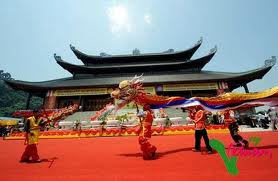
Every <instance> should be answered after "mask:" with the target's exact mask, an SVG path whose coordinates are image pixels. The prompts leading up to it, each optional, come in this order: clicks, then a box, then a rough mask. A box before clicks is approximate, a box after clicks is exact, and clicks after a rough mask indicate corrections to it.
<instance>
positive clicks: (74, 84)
mask: <svg viewBox="0 0 278 181" xmlns="http://www.w3.org/2000/svg"><path fill="white" fill-rule="evenodd" d="M275 62H276V57H272V59H269V60H266V61H265V65H264V66H262V67H260V68H257V69H253V70H250V71H246V72H240V73H229V72H214V71H200V72H195V73H181V72H161V73H160V74H150V75H144V84H145V85H148V84H154V83H155V84H167V83H192V82H194V83H198V82H216V81H221V82H227V83H228V86H229V88H230V90H233V89H235V88H238V87H240V86H242V85H244V84H246V83H249V82H251V81H253V80H255V79H261V78H263V76H264V75H265V74H266V73H267V72H268V71H269V70H270V69H271V68H272V67H273V66H274V64H275ZM133 76H134V74H130V76H127V75H126V76H122V75H121V74H115V75H114V76H113V75H109V76H107V75H103V76H102V75H98V76H91V77H84V78H78V79H77V78H73V77H68V78H63V79H56V80H50V81H43V82H26V81H19V80H5V82H6V83H7V84H8V85H10V86H11V87H12V88H14V89H19V90H24V91H26V92H32V93H35V92H46V91H47V90H49V89H62V88H85V87H92V86H94V87H115V86H117V85H118V84H119V82H120V81H122V80H129V79H131V78H132V77H133Z"/></svg>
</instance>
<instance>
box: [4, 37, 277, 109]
mask: <svg viewBox="0 0 278 181" xmlns="http://www.w3.org/2000/svg"><path fill="white" fill-rule="evenodd" d="M201 44H202V39H200V40H199V41H198V42H197V43H196V44H195V45H194V46H192V47H191V48H189V49H187V50H183V51H173V50H172V49H169V50H168V51H165V52H162V53H153V54H140V52H139V50H134V51H133V54H132V55H116V56H114V55H108V54H105V53H101V55H100V56H95V55H88V54H85V53H83V52H81V51H80V50H78V49H77V48H75V47H74V46H72V45H70V48H71V50H72V51H73V53H74V54H75V55H76V57H77V58H78V59H80V60H81V61H82V62H83V65H75V64H71V63H68V62H66V61H65V60H63V59H62V58H61V57H60V56H57V55H56V54H54V58H55V60H56V62H57V64H58V65H60V66H61V67H62V68H64V69H65V70H66V71H68V72H70V73H71V74H72V76H70V77H67V78H62V79H55V80H50V81H42V82H27V81H20V80H6V81H5V82H6V83H7V84H8V85H9V86H10V87H12V88H13V89H16V90H23V91H25V92H28V93H29V97H28V100H27V104H26V108H27V109H28V108H29V103H30V99H31V97H32V96H40V97H43V98H44V107H45V108H46V109H52V108H61V107H65V106H68V105H70V104H79V105H81V106H82V110H83V111H95V110H99V109H101V108H102V107H103V106H104V105H106V104H107V103H109V102H112V101H113V100H111V98H110V93H111V91H113V90H114V89H115V88H117V87H118V84H119V82H120V81H122V80H129V79H131V78H133V77H134V76H135V75H142V74H143V78H144V88H145V89H146V91H148V92H150V93H152V94H158V95H164V96H183V97H187V98H189V97H193V96H215V95H218V94H221V93H223V92H230V91H233V90H234V89H236V88H238V87H244V89H245V91H246V92H249V91H248V87H247V84H248V83H249V82H252V81H253V80H256V79H262V78H263V76H264V75H265V74H266V73H267V72H268V71H269V70H270V69H271V68H272V67H273V66H274V65H275V62H276V57H274V56H273V57H272V58H271V59H269V60H266V61H265V64H264V65H263V66H262V67H259V68H257V69H254V70H249V71H245V72H238V73H230V72H216V71H205V70H203V67H204V66H205V65H206V64H207V63H208V62H210V60H211V59H212V58H213V56H214V55H215V53H216V47H215V48H213V49H211V50H210V52H209V53H208V54H207V55H205V56H203V57H200V58H197V59H192V56H193V55H194V53H195V52H196V51H197V49H198V48H199V47H200V46H201Z"/></svg>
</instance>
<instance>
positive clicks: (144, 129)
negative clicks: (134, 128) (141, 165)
mask: <svg viewBox="0 0 278 181" xmlns="http://www.w3.org/2000/svg"><path fill="white" fill-rule="evenodd" d="M143 111H144V112H142V113H138V117H141V118H143V120H142V121H141V130H140V134H139V138H138V142H139V144H140V148H141V151H142V152H143V159H144V160H153V159H155V154H156V147H155V146H154V145H152V144H151V143H150V141H149V140H150V138H151V136H152V130H151V129H152V123H153V115H152V110H151V108H150V106H149V105H148V104H145V105H144V106H143Z"/></svg>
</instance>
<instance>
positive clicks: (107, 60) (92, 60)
mask: <svg viewBox="0 0 278 181" xmlns="http://www.w3.org/2000/svg"><path fill="white" fill-rule="evenodd" d="M201 44H202V38H200V40H199V41H198V42H197V43H196V44H195V45H194V46H193V47H191V48H189V49H187V50H184V51H176V52H163V53H150V54H139V55H107V56H95V55H87V54H85V53H83V52H81V51H79V50H77V49H76V48H75V47H74V46H72V45H70V48H71V50H72V51H73V53H74V54H75V55H76V56H77V58H78V59H80V60H81V61H82V62H83V63H84V64H85V65H94V64H109V65H111V64H125V63H127V62H129V63H140V62H142V61H144V62H171V61H175V60H190V58H191V57H192V56H193V54H194V53H195V52H196V50H197V49H198V48H199V47H200V46H201Z"/></svg>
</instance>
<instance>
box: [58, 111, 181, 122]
mask: <svg viewBox="0 0 278 181" xmlns="http://www.w3.org/2000/svg"><path fill="white" fill-rule="evenodd" d="M165 110H166V112H167V114H168V116H169V117H170V118H171V117H182V118H183V119H185V117H186V113H184V112H182V110H181V109H175V108H167V109H165ZM128 112H133V113H135V114H136V109H122V110H119V111H118V112H117V114H116V115H123V114H125V113H128ZM95 113H96V111H85V112H75V113H74V114H72V115H70V116H68V117H66V118H65V119H63V120H61V121H77V120H79V121H91V119H90V118H91V117H92V116H93V115H94V114H95Z"/></svg>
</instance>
